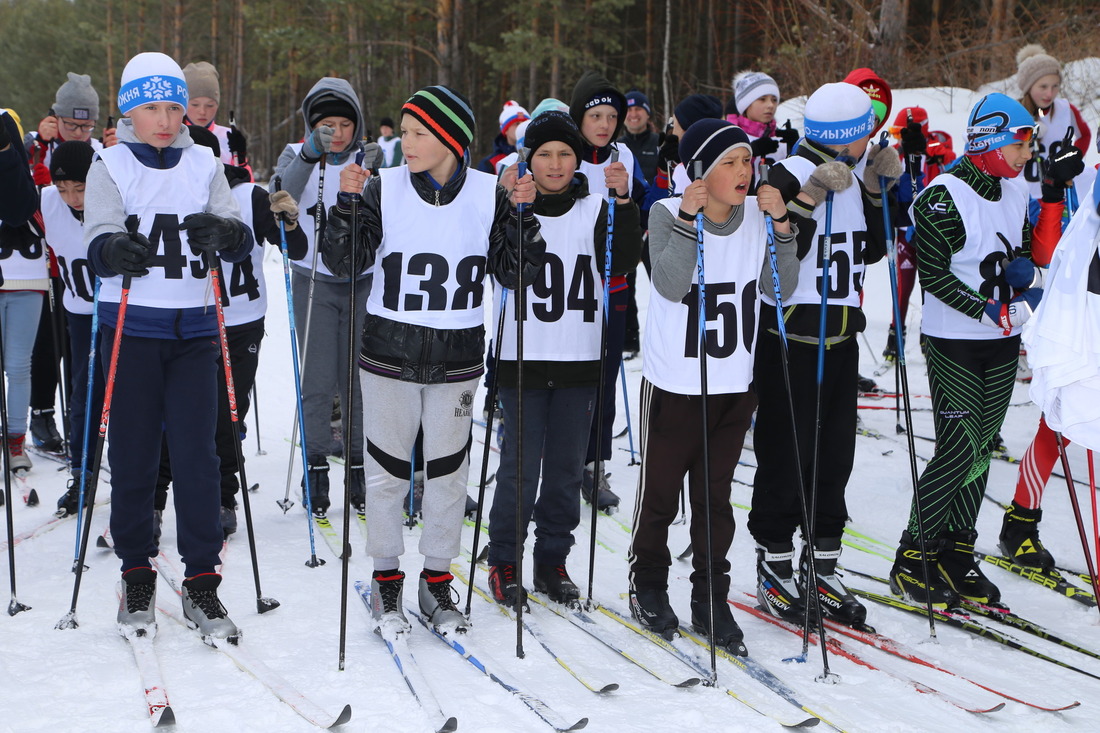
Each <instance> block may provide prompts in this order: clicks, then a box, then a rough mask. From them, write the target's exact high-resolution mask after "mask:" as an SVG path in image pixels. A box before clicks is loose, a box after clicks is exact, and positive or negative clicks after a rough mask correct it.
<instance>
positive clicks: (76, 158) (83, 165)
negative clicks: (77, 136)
mask: <svg viewBox="0 0 1100 733" xmlns="http://www.w3.org/2000/svg"><path fill="white" fill-rule="evenodd" d="M94 154H95V151H94V150H92V146H91V144H90V143H88V142H87V141H84V140H66V141H65V142H63V143H61V144H60V145H58V146H57V147H56V148H54V151H53V155H51V156H50V178H52V179H53V181H54V183H57V182H58V181H77V182H78V183H84V182H85V181H86V180H87V179H88V169H89V168H90V167H91V166H92V156H93V155H94Z"/></svg>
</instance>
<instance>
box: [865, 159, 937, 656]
mask: <svg viewBox="0 0 1100 733" xmlns="http://www.w3.org/2000/svg"><path fill="white" fill-rule="evenodd" d="M882 144H883V145H885V144H886V141H885V139H883V140H882ZM878 183H879V191H881V192H882V225H883V227H884V228H885V229H886V250H887V251H886V262H887V268H888V271H889V274H890V300H891V301H892V302H893V309H894V323H895V324H896V325H895V328H894V350H895V351H897V352H898V356H897V360H896V361H895V363H894V368H895V370H896V375H897V376H898V377H899V378H900V380H901V389H897V390H895V391H896V392H898V393H899V394H900V395H901V400H902V406H903V408H904V410H905V434H906V444H907V447H908V448H909V477H910V480H911V481H912V483H913V507H914V509H915V513H916V516H917V534H918V535H920V537H919V538H918V543H919V544H920V553H921V574H922V575H923V578H924V587H925V589H926V595H927V599H926V600H927V603H926V604H925V610H926V611H927V613H928V635H929V638H931V639H933V640H935V639H936V617H935V614H934V613H933V612H932V580H931V571H930V570H929V569H928V554H927V550H926V544H927V543H926V542H925V538H924V511H923V510H922V509H921V504H920V496H919V494H918V491H917V485H918V483H919V478H918V471H917V452H916V446H914V438H913V410H912V403H911V402H910V399H909V371H908V369H907V368H906V365H905V334H904V333H903V332H902V327H901V323H902V321H901V301H900V299H899V296H898V268H897V254H898V252H897V249H898V245H897V241H896V240H895V239H894V238H893V237H892V236H891V233H892V232H893V227H892V223H891V221H890V202H889V201H888V197H887V194H886V192H887V189H888V186H887V184H888V183H889V181H888V180H887V179H886V177H885V176H879V179H878Z"/></svg>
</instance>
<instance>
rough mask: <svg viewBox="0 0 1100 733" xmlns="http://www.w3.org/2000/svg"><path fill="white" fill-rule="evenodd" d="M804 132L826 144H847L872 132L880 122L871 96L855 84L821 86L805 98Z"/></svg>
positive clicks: (838, 83)
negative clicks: (873, 107) (877, 119)
mask: <svg viewBox="0 0 1100 733" xmlns="http://www.w3.org/2000/svg"><path fill="white" fill-rule="evenodd" d="M804 124H805V128H806V129H805V133H804V134H805V135H806V139H807V140H812V141H813V142H817V143H824V144H825V145H847V144H849V143H854V142H855V141H856V140H859V139H861V138H865V137H868V136H869V135H871V134H872V133H873V132H874V130H875V126H876V124H877V121H876V119H875V112H874V110H873V109H872V102H871V98H870V97H868V96H867V94H866V93H864V91H863V90H862V89H860V88H859V87H857V86H855V85H854V84H848V83H847V82H837V83H834V84H825V85H824V86H821V87H818V89H817V91H816V92H814V93H813V94H811V95H810V98H809V99H807V100H806V111H805V123H804Z"/></svg>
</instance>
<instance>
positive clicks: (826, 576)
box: [749, 83, 901, 624]
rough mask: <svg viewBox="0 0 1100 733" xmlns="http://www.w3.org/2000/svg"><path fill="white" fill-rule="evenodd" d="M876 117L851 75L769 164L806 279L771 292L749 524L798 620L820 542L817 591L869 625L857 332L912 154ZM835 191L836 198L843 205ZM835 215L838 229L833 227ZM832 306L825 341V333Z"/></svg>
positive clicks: (758, 375)
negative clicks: (850, 501)
mask: <svg viewBox="0 0 1100 733" xmlns="http://www.w3.org/2000/svg"><path fill="white" fill-rule="evenodd" d="M876 124H877V123H876V118H875V115H874V112H873V111H872V105H871V99H870V97H868V96H867V95H866V94H865V93H864V92H863V91H862V90H861V89H859V88H858V87H856V86H854V85H852V84H847V83H836V84H826V85H824V86H822V87H820V88H819V89H818V90H817V91H815V92H814V93H813V94H811V95H810V98H809V99H808V100H807V102H806V113H805V138H804V139H802V140H801V141H799V143H798V151H797V152H796V153H795V155H793V156H792V157H790V158H787V159H786V160H783V161H781V162H779V163H777V164H776V166H775V167H774V168H773V169H772V171H771V173H770V174H769V177H770V178H769V180H770V182H771V184H772V185H773V186H775V187H776V188H778V189H779V190H780V191H781V192H782V194H783V199H784V200H785V201H786V202H787V209H788V211H789V212H790V215H791V216H792V217H793V219H794V221H795V222H796V224H797V225H798V254H799V259H800V260H801V265H800V271H799V277H798V285H797V287H796V288H795V290H794V294H793V295H792V296H791V297H790V298H789V299H787V300H785V301H784V303H783V305H784V311H783V313H777V312H776V308H775V301H774V299H773V298H772V297H771V296H770V294H769V293H768V292H765V293H764V299H765V302H766V305H765V307H764V308H763V309H762V315H761V319H760V337H759V342H758V344H757V349H756V363H755V367H754V377H755V382H754V384H755V387H756V393H757V396H758V398H759V401H760V408H759V410H758V412H757V419H756V427H755V432H754V438H753V443H754V445H755V447H756V458H757V461H758V462H759V468H758V469H757V471H756V478H755V481H754V487H753V496H752V510H751V511H750V512H749V531H750V532H751V533H752V536H753V538H754V539H755V540H756V543H757V564H756V573H757V584H758V591H757V596H758V598H759V599H760V601H761V603H763V604H765V605H766V607H767V609H768V610H769V611H770V612H771V613H773V614H775V615H777V616H782V617H784V618H789V619H794V620H798V619H801V618H802V615H803V613H804V606H803V603H804V602H805V601H806V599H807V594H808V593H813V591H812V590H810V589H809V588H808V585H809V584H811V583H812V582H813V581H812V579H811V578H809V577H807V576H808V575H809V562H808V558H807V556H806V553H808V552H813V553H814V560H815V565H816V570H817V574H818V591H817V594H816V595H817V596H819V598H820V601H821V606H822V608H823V610H824V611H825V613H827V614H828V615H830V616H833V617H834V618H836V619H837V620H839V621H841V622H843V623H848V624H859V623H861V622H862V621H863V620H864V618H865V616H866V609H864V607H863V606H862V605H861V604H860V603H859V601H857V600H856V599H855V598H854V597H853V596H852V594H851V593H849V592H848V590H847V589H846V588H845V587H844V584H843V583H842V582H841V581H840V579H839V577H838V576H837V575H836V573H835V569H836V563H837V559H838V558H839V556H840V541H841V535H842V533H843V531H844V523H845V520H846V519H847V517H848V509H847V506H846V504H845V500H844V494H845V489H846V487H847V484H848V477H849V476H850V474H851V471H852V465H853V460H854V456H855V443H856V389H857V387H856V379H857V371H856V370H857V367H858V364H859V345H858V343H857V340H856V334H858V333H859V332H860V331H862V330H863V328H864V327H865V325H866V322H867V320H866V317H865V316H864V315H863V311H862V310H861V308H860V292H861V291H862V289H863V279H864V273H865V271H866V268H867V265H869V264H872V263H874V262H877V261H878V260H880V259H882V257H883V256H884V255H885V253H886V239H885V231H884V229H883V221H882V206H883V205H884V203H886V201H885V199H886V193H885V192H884V191H882V190H881V188H880V185H879V177H880V176H885V177H886V178H887V179H890V180H895V179H897V177H898V176H899V175H900V174H901V162H900V160H899V159H898V156H897V154H896V153H895V152H894V151H893V150H890V149H884V148H882V147H881V146H879V145H877V144H876V145H869V143H870V136H871V131H872V130H873V129H874V126H875V125H876ZM865 152H866V154H867V155H866V173H865V176H864V178H863V179H862V180H860V179H859V178H858V177H856V176H855V175H854V174H853V169H854V168H855V167H856V166H857V164H858V163H859V161H861V160H862V159H863V158H864V153H865ZM828 192H832V194H833V197H835V198H834V199H833V201H832V203H831V204H830V203H829V202H828V201H827V199H829V198H831V197H829V196H828V195H827V194H828ZM830 213H831V225H832V228H831V230H828V231H827V230H826V222H827V221H828V219H829V215H830ZM827 240H828V241H829V242H831V249H832V252H831V258H832V259H831V263H830V269H829V280H828V289H827V291H826V294H827V303H826V305H825V313H824V314H823V313H822V312H821V303H822V292H821V288H822V277H823V264H822V248H823V247H824V246H826V242H827ZM823 316H824V319H825V326H826V328H825V342H824V343H821V342H820V340H819V334H820V324H821V320H822V317H823ZM777 317H781V318H784V320H785V321H786V329H787V339H788V344H789V369H790V389H791V394H790V395H788V393H787V386H786V384H785V382H784V379H783V371H782V368H781V361H780V359H781V352H780V342H779V334H778V326H777V322H776V318H777ZM820 349H824V350H825V354H824V372H823V373H822V374H819V373H818V366H817V364H818V357H819V350H820ZM788 400H790V402H788ZM792 403H793V410H794V419H795V425H794V428H792V425H791V410H792V406H791V404H792ZM818 411H820V417H819V418H818V415H817V412H818ZM793 429H796V430H797V448H798V457H799V460H800V464H801V478H802V481H803V482H804V485H802V486H800V485H799V472H798V470H797V468H796V464H795V462H794V461H793V460H792V455H791V453H792V448H793V446H792V430H793ZM815 451H816V453H817V456H818V460H817V461H815V460H814V456H815ZM815 466H816V467H817V475H816V477H815V476H814V467H815ZM815 478H816V480H815ZM812 490H816V499H815V500H814V502H813V504H811V506H813V505H816V512H815V513H814V514H812V515H811V516H810V517H809V522H810V527H805V526H803V527H802V532H803V539H804V545H803V547H802V559H801V561H800V569H799V573H798V577H797V578H796V577H795V574H794V567H793V564H792V561H793V559H794V544H793V542H792V540H791V536H792V535H793V533H794V531H795V529H796V528H798V527H799V526H800V525H802V524H803V519H802V512H801V510H800V506H801V501H800V499H801V496H800V494H801V493H802V492H803V491H804V492H805V497H806V499H807V502H809V497H810V496H811V491H812Z"/></svg>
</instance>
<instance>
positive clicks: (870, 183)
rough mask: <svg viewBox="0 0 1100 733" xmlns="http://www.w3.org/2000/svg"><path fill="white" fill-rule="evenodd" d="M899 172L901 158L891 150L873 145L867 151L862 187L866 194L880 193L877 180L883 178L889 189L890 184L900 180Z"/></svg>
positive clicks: (880, 188) (883, 146) (880, 189)
mask: <svg viewBox="0 0 1100 733" xmlns="http://www.w3.org/2000/svg"><path fill="white" fill-rule="evenodd" d="M901 171H902V168H901V157H900V156H898V154H897V151H895V150H894V149H893V148H891V147H889V146H886V145H878V144H875V145H872V146H870V147H869V148H868V149H867V173H866V175H864V176H863V185H865V186H866V187H867V192H868V193H873V194H880V193H882V187H881V186H880V185H879V178H880V177H881V178H885V179H886V185H887V187H889V186H890V183H891V182H893V181H896V180H898V179H899V178H901Z"/></svg>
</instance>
